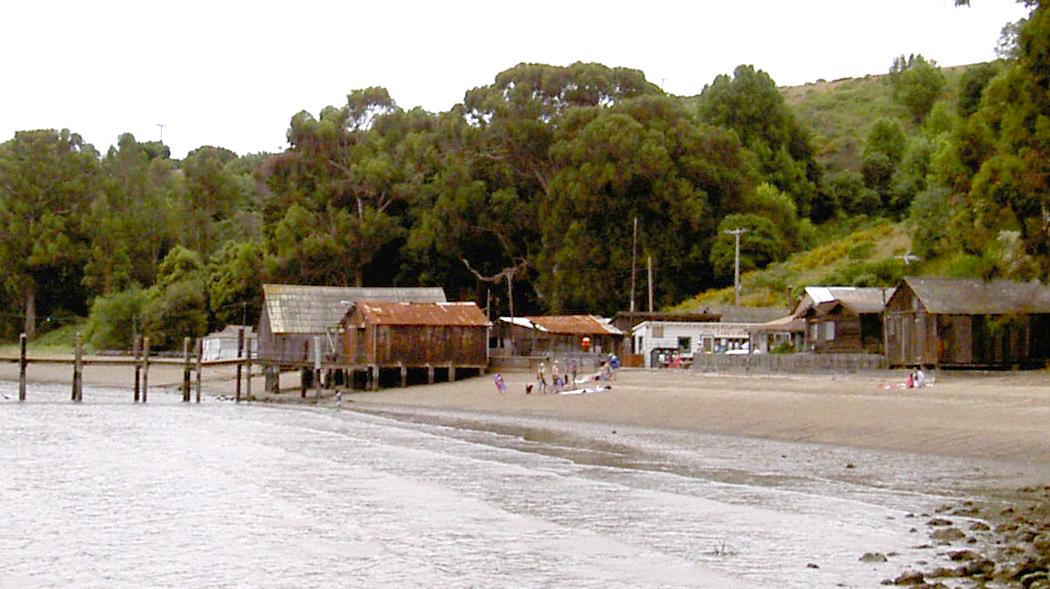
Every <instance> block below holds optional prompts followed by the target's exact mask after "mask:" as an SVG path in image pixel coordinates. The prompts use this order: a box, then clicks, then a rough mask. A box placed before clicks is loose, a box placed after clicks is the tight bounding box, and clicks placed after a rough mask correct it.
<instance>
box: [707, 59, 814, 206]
mask: <svg viewBox="0 0 1050 589" xmlns="http://www.w3.org/2000/svg"><path fill="white" fill-rule="evenodd" d="M699 114H700V118H701V120H703V121H705V122H707V123H710V124H712V125H718V126H721V127H725V128H728V129H732V130H733V131H735V132H736V134H737V135H738V136H739V137H740V142H741V143H743V144H744V146H746V147H747V148H748V149H750V150H751V151H752V152H754V154H755V155H756V156H757V158H758V162H759V169H760V172H761V173H762V175H763V176H764V177H765V178H766V179H767V180H768V181H769V182H770V183H772V184H773V185H775V186H776V187H777V188H779V189H780V190H782V191H784V192H785V193H787V194H789V195H791V197H792V198H794V199H795V202H796V204H797V205H798V209H799V211H800V212H801V213H802V214H803V215H807V216H808V215H810V214H811V213H812V212H813V211H814V209H816V210H818V211H823V210H825V207H824V205H823V204H822V203H816V202H815V201H816V200H818V198H819V193H818V189H819V187H820V183H821V175H822V171H821V168H820V166H819V165H818V164H817V162H816V160H815V159H814V155H815V154H814V149H813V146H812V144H811V140H810V133H809V131H808V130H807V129H806V128H805V127H803V126H802V125H801V124H799V122H798V121H797V120H796V118H795V116H794V114H793V113H792V112H791V111H790V110H789V109H788V107H787V104H785V102H784V97H783V96H781V94H780V92H779V91H777V86H776V83H774V82H773V79H772V78H770V77H769V74H767V73H766V72H764V71H762V70H756V69H755V68H754V66H750V65H741V66H738V67H737V68H736V70H734V72H733V77H732V78H730V77H729V76H726V75H720V76H718V77H716V78H715V80H714V82H712V83H711V84H710V85H708V86H706V87H704V91H703V92H702V93H701V95H700V107H699Z"/></svg>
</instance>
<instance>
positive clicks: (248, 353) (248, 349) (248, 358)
mask: <svg viewBox="0 0 1050 589" xmlns="http://www.w3.org/2000/svg"><path fill="white" fill-rule="evenodd" d="M244 341H245V342H247V344H248V345H247V346H245V354H244V367H245V372H247V373H248V375H247V378H246V379H245V381H244V397H245V398H246V399H248V400H249V401H251V400H252V336H251V335H249V336H248V337H247V338H245V340H244Z"/></svg>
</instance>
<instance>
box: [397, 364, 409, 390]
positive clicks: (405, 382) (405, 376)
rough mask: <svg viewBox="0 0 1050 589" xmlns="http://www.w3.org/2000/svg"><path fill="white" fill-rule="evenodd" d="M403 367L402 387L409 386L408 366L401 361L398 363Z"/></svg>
mask: <svg viewBox="0 0 1050 589" xmlns="http://www.w3.org/2000/svg"><path fill="white" fill-rule="evenodd" d="M397 364H398V366H400V367H401V388H405V387H406V386H408V368H406V367H405V365H404V364H403V363H401V362H398V363H397Z"/></svg>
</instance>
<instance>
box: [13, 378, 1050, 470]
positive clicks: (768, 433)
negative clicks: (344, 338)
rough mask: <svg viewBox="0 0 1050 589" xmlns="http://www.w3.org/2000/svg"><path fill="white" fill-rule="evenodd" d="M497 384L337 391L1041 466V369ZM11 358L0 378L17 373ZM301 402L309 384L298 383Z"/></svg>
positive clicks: (1048, 404)
mask: <svg viewBox="0 0 1050 589" xmlns="http://www.w3.org/2000/svg"><path fill="white" fill-rule="evenodd" d="M71 374H72V369H71V368H70V367H69V366H61V365H48V364H32V365H30V367H29V371H28V376H29V380H30V381H32V382H60V383H61V382H69V381H70V380H71ZM133 374H134V373H133V369H132V368H131V367H130V366H87V367H85V369H84V382H85V384H87V385H101V386H111V387H117V388H125V387H126V388H127V389H128V392H129V396H130V394H131V387H132V383H133ZM504 377H505V379H506V382H507V393H506V394H505V395H500V394H498V392H497V391H496V387H495V386H494V384H493V381H492V375H487V376H482V377H479V378H471V379H466V380H461V381H457V382H454V383H438V384H434V385H428V386H411V387H407V388H404V389H400V388H396V389H384V390H381V391H378V392H349V393H344V395H343V399H344V403H346V407H347V408H354V407H359V408H362V409H366V410H367V409H370V410H376V409H382V408H384V407H394V408H400V409H402V410H410V409H411V408H412V407H423V408H428V409H447V410H456V411H467V412H474V413H477V414H478V415H479V416H481V415H484V414H493V415H513V416H525V417H537V418H545V419H557V420H566V421H576V422H590V423H600V424H607V425H610V426H614V425H632V426H641V427H650V428H665V429H675V430H683V431H691V432H699V433H714V434H724V435H734V436H746V437H755V438H763V439H770V440H778V441H785V442H806V443H818V444H829V445H834V446H844V447H856V448H869V449H885V450H896V451H904V452H915V453H921V454H932V455H943V456H952V457H960V458H975V459H993V460H1007V461H1016V462H1025V463H1030V464H1032V465H1033V467H1037V468H1047V469H1048V471H1047V472H1048V476H1050V428H1048V427H1047V423H1050V372H1047V371H1039V372H1022V373H1009V372H1005V373H989V374H980V375H975V374H972V373H951V372H942V373H941V374H939V375H937V377H938V378H937V382H936V383H935V384H933V385H932V386H929V387H926V388H922V389H901V388H897V386H896V385H898V384H899V383H900V382H902V381H903V376H902V375H900V374H899V373H890V372H886V373H877V374H859V375H842V376H824V375H800V376H785V375H781V376H714V375H707V374H702V373H698V372H692V371H682V370H645V369H625V370H621V371H619V373H618V374H617V375H616V378H615V380H613V381H611V382H609V383H607V384H609V385H611V390H608V391H603V392H598V393H594V394H586V395H554V394H548V395H542V394H537V393H536V392H534V393H533V394H528V395H527V394H525V385H526V384H527V383H532V382H534V378H533V376H532V375H531V374H527V373H508V374H505V375H504ZM17 378H18V367H17V365H15V364H2V365H0V379H2V380H9V381H13V380H17ZM181 381H182V369H181V367H178V366H170V365H153V366H151V368H150V386H151V390H154V389H164V388H167V389H172V388H177V387H178V386H179V385H180V383H181ZM263 384H264V383H263V378H262V376H261V375H259V374H256V375H254V377H253V380H252V392H253V393H254V395H255V396H256V397H257V398H259V400H263V401H292V402H294V401H298V400H299V393H298V389H297V386H298V375H297V374H296V373H285V374H284V375H282V378H281V384H282V386H283V387H284V389H285V392H283V393H282V394H280V395H277V396H269V395H265V394H263V392H262V389H263ZM203 388H204V390H205V391H206V392H207V393H209V394H212V395H226V396H229V395H232V394H233V392H234V390H235V371H234V368H232V367H215V368H208V369H206V371H205V373H204V376H203ZM309 397H310V398H311V399H310V400H311V402H313V397H314V392H313V391H311V392H310V393H309Z"/></svg>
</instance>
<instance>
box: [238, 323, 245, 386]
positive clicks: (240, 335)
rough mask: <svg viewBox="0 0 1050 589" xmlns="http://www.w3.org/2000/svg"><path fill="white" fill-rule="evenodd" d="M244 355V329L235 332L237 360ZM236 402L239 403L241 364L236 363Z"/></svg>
mask: <svg viewBox="0 0 1050 589" xmlns="http://www.w3.org/2000/svg"><path fill="white" fill-rule="evenodd" d="M243 353H244V327H241V328H240V329H238V330H237V359H238V360H240V359H241V358H242V356H241V354H243ZM236 398H237V402H238V403H240V402H241V363H240V362H238V363H237V395H236Z"/></svg>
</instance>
